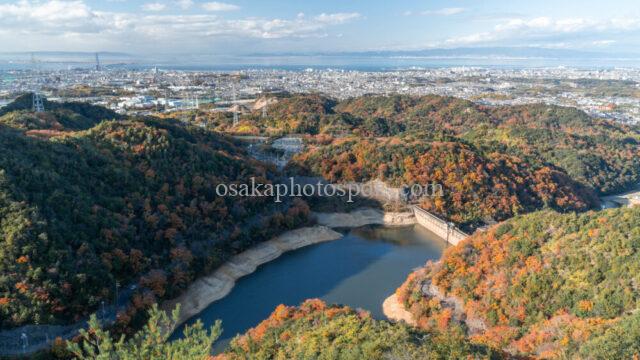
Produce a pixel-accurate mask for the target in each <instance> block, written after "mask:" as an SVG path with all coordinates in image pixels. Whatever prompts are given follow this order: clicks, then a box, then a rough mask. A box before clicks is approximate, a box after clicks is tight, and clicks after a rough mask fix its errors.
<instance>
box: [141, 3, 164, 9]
mask: <svg viewBox="0 0 640 360" xmlns="http://www.w3.org/2000/svg"><path fill="white" fill-rule="evenodd" d="M166 8H167V5H165V4H163V3H148V4H144V5H142V10H145V11H162V10H164V9H166Z"/></svg>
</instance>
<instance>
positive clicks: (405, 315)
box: [382, 294, 416, 326]
mask: <svg viewBox="0 0 640 360" xmlns="http://www.w3.org/2000/svg"><path fill="white" fill-rule="evenodd" d="M382 312H383V313H384V315H385V316H386V317H387V318H388V319H389V320H391V321H396V322H398V321H404V322H406V323H407V324H409V325H411V326H416V321H415V320H414V319H413V316H411V313H410V312H408V311H407V310H406V309H405V308H404V305H403V304H400V303H399V302H398V297H397V296H396V294H393V295H391V296H389V297H388V298H386V299H385V300H384V302H383V303H382Z"/></svg>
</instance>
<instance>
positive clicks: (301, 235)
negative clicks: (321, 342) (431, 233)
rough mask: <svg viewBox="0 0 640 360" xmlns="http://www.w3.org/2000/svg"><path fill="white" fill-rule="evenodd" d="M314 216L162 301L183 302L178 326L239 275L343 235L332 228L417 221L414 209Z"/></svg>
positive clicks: (225, 291)
mask: <svg viewBox="0 0 640 360" xmlns="http://www.w3.org/2000/svg"><path fill="white" fill-rule="evenodd" d="M312 217H313V218H315V219H316V221H317V223H318V225H316V226H310V227H303V228H299V229H294V230H290V231H287V232H284V233H282V234H280V235H279V236H276V237H274V238H272V239H270V240H268V241H265V242H262V243H260V244H258V245H256V246H253V247H251V248H249V249H247V250H245V251H244V252H242V253H240V254H238V255H236V256H234V257H232V258H231V259H230V260H229V261H227V262H226V263H224V264H223V265H221V266H220V267H218V268H217V269H216V270H214V271H213V272H212V273H210V274H208V275H205V276H202V277H200V278H198V279H197V280H196V281H194V282H193V283H192V284H191V285H189V287H188V288H187V290H186V291H185V292H183V293H182V294H181V295H180V296H178V297H177V298H175V299H171V300H167V301H165V302H163V303H162V305H161V308H162V309H163V310H165V311H168V312H170V311H171V310H173V309H174V308H175V307H176V305H177V304H180V314H179V316H178V322H177V324H176V327H177V326H180V325H181V324H183V323H184V322H186V321H187V320H189V319H190V318H191V317H193V316H195V315H197V314H199V313H200V312H202V311H203V310H204V309H206V308H207V307H208V306H209V305H211V304H212V303H213V302H215V301H217V300H220V299H222V298H224V297H225V296H227V295H228V294H229V293H230V292H231V290H232V289H233V287H234V286H235V284H236V281H237V280H238V279H240V278H242V277H244V276H247V275H249V274H251V273H253V272H255V271H256V269H257V268H258V267H259V266H260V265H262V264H265V263H268V262H270V261H273V260H275V259H277V258H278V257H280V256H281V255H282V254H284V253H285V252H288V251H293V250H297V249H300V248H303V247H306V246H309V245H314V244H319V243H322V242H327V241H333V240H338V239H340V238H342V236H343V235H342V234H340V233H339V232H337V231H334V230H332V228H356V227H360V226H366V225H386V226H408V225H413V224H415V223H416V221H415V216H414V215H413V213H411V212H383V211H381V210H378V209H372V208H362V209H357V210H354V211H352V212H349V213H313V214H312Z"/></svg>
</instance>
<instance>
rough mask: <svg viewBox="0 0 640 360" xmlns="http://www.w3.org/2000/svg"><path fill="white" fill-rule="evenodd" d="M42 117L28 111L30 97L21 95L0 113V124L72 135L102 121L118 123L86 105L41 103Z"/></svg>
mask: <svg viewBox="0 0 640 360" xmlns="http://www.w3.org/2000/svg"><path fill="white" fill-rule="evenodd" d="M43 102H44V105H45V109H46V110H47V111H46V112H44V113H40V114H35V113H33V112H32V111H31V108H32V106H33V95H32V94H25V95H22V96H20V97H19V98H17V99H16V100H14V101H13V102H12V103H11V104H9V105H7V106H5V107H3V108H2V109H0V124H4V125H7V126H10V127H15V128H20V129H25V130H49V131H56V132H58V131H74V130H87V129H89V128H91V127H93V126H95V125H97V124H99V123H100V122H102V121H108V120H122V119H123V117H122V116H121V115H119V114H117V113H115V112H113V111H111V110H109V109H107V108H104V107H101V106H95V105H90V104H87V103H75V102H66V103H58V102H52V101H48V100H46V99H43Z"/></svg>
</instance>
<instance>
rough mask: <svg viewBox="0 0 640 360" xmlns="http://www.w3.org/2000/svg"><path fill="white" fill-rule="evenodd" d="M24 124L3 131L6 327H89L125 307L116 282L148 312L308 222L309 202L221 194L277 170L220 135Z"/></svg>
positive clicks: (1, 311) (142, 124)
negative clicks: (275, 203)
mask: <svg viewBox="0 0 640 360" xmlns="http://www.w3.org/2000/svg"><path fill="white" fill-rule="evenodd" d="M13 115H15V112H11V113H8V114H5V115H4V116H5V117H6V116H13ZM50 115H52V114H50V113H45V114H36V115H33V114H31V115H29V116H35V117H38V118H40V117H41V116H45V117H46V116H50ZM53 116H55V114H54V115H53ZM13 125H14V127H10V126H7V125H6V124H0V152H2V154H3V156H0V219H2V221H1V223H0V239H2V241H0V274H1V276H0V319H1V325H2V327H12V326H17V325H20V324H24V323H34V322H39V323H41V324H42V323H59V322H72V321H74V320H78V319H80V318H82V317H84V316H86V315H87V314H88V313H89V312H90V311H92V310H95V309H96V308H97V307H98V306H99V304H100V302H101V301H103V300H104V301H106V302H107V303H110V302H111V301H112V300H113V299H114V292H115V284H116V281H118V282H119V283H120V284H121V287H122V288H125V287H127V288H128V286H129V285H130V284H136V285H138V289H137V290H136V292H135V294H134V296H133V304H134V307H138V308H144V307H147V306H149V305H151V304H152V303H153V302H155V301H156V299H159V298H166V297H171V296H175V295H176V294H178V293H179V292H180V291H181V290H182V289H184V288H185V287H186V286H187V285H188V284H189V283H190V282H191V281H192V280H193V278H194V276H195V275H196V274H202V273H203V272H204V271H207V270H210V269H212V268H214V267H216V266H217V265H219V264H220V263H221V262H222V261H223V260H224V259H225V258H226V257H227V256H229V255H230V254H233V253H235V252H237V251H239V250H241V249H243V248H245V247H247V246H249V245H251V244H253V243H255V242H258V241H261V240H263V239H266V238H268V237H270V236H272V235H273V234H274V233H277V232H279V231H281V229H284V228H290V227H294V226H297V225H299V224H301V223H303V222H305V221H306V213H307V207H306V205H305V204H304V203H302V202H296V203H295V204H294V206H293V207H291V208H289V209H287V208H286V207H282V208H274V207H272V206H271V202H270V200H269V199H260V198H248V197H246V198H233V199H232V198H220V197H217V196H216V195H215V187H216V185H217V184H219V183H221V182H225V183H231V182H246V181H249V178H250V177H252V176H255V177H256V178H258V179H264V181H269V178H271V177H272V174H271V172H272V170H271V169H270V168H269V167H267V166H266V165H264V164H261V163H258V162H256V161H254V160H252V159H251V158H249V157H248V156H247V155H246V154H245V153H244V151H243V150H242V149H241V148H239V147H237V146H236V145H234V144H233V143H232V142H230V141H229V140H228V139H227V138H223V137H221V136H219V135H215V134H214V133H212V132H207V131H204V130H200V129H196V128H192V127H189V126H185V125H182V124H179V123H177V122H175V121H170V120H165V121H159V120H153V119H149V120H139V121H136V120H121V121H107V122H102V123H100V124H98V125H97V126H95V127H92V128H90V129H88V130H85V131H79V132H71V131H64V132H61V133H59V134H57V135H56V136H53V137H35V136H31V134H30V133H29V131H25V130H26V129H25V127H23V126H21V125H20V124H13ZM27 128H28V127H27ZM132 316H135V311H134V312H133V313H128V314H127V316H124V317H121V318H120V320H122V321H124V322H126V321H127V320H128V319H127V317H129V318H130V317H132Z"/></svg>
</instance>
